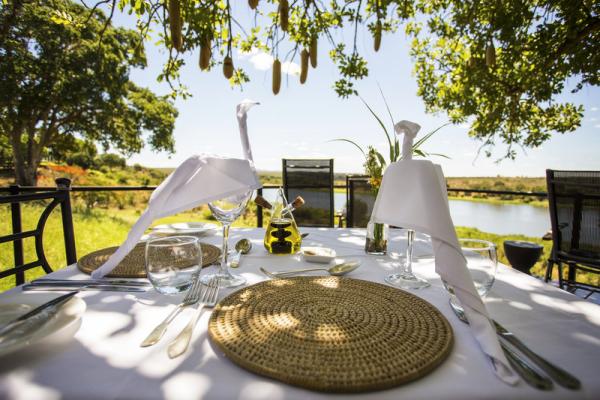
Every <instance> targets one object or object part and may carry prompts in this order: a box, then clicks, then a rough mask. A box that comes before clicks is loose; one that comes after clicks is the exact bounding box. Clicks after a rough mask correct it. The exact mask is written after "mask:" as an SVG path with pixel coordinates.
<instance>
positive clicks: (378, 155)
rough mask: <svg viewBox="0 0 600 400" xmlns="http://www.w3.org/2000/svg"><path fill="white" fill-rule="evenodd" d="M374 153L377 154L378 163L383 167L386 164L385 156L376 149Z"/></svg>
mask: <svg viewBox="0 0 600 400" xmlns="http://www.w3.org/2000/svg"><path fill="white" fill-rule="evenodd" d="M375 155H377V159H379V164H381V167H382V168H385V165H386V162H385V158H383V156H382V155H381V153H380V152H378V151H376V152H375Z"/></svg>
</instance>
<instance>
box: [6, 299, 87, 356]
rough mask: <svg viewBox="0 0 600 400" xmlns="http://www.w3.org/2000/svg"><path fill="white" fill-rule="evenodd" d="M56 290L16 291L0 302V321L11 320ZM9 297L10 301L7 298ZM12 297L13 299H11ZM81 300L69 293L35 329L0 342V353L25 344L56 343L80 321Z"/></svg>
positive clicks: (71, 332) (68, 333)
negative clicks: (44, 291)
mask: <svg viewBox="0 0 600 400" xmlns="http://www.w3.org/2000/svg"><path fill="white" fill-rule="evenodd" d="M53 297H56V294H54V295H51V294H41V293H40V294H39V295H38V294H36V295H35V296H34V295H32V294H27V295H16V296H14V298H11V299H6V301H3V302H2V303H0V325H2V324H4V323H7V322H9V321H12V320H13V319H15V318H17V317H19V315H23V314H24V313H26V312H27V311H29V310H32V309H33V308H35V307H37V306H39V305H41V304H43V303H45V302H47V301H49V300H51V299H52V298H53ZM9 301H10V302H9ZM12 301H14V302H12ZM85 309H86V305H85V301H83V300H82V299H80V298H79V297H72V298H71V299H70V300H69V301H67V302H66V303H65V304H63V306H62V307H61V308H60V309H59V310H58V312H57V313H56V315H54V317H53V318H52V319H50V320H49V321H48V322H46V323H45V324H44V325H42V326H41V327H40V328H39V329H37V330H35V331H34V332H31V333H29V334H27V335H24V336H23V337H21V338H20V339H19V340H11V341H9V342H5V343H1V344H0V357H3V356H6V355H7V354H10V353H14V352H16V351H18V350H21V349H23V348H25V347H33V346H34V345H38V344H42V343H44V344H47V343H57V342H61V341H64V340H66V339H70V338H71V337H72V336H73V335H74V334H75V332H77V329H78V328H79V325H80V322H81V316H82V315H83V313H84V312H85Z"/></svg>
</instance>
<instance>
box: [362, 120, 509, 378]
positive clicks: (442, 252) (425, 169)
mask: <svg viewBox="0 0 600 400" xmlns="http://www.w3.org/2000/svg"><path fill="white" fill-rule="evenodd" d="M415 125H416V124H415ZM417 126H418V125H417ZM403 129H405V128H403V127H401V128H400V129H398V127H397V129H396V130H397V131H399V130H400V131H401V132H403ZM417 130H418V128H417ZM407 136H408V135H407ZM413 138H414V136H413ZM407 146H410V147H407ZM403 147H406V148H408V149H411V148H412V138H410V140H409V141H408V142H407V141H404V143H403ZM403 154H405V152H404V148H403ZM411 158H412V152H411V153H406V154H405V156H404V157H403V159H402V160H401V161H398V162H395V163H392V164H390V165H389V166H388V168H387V169H386V171H385V173H384V175H383V180H382V182H381V188H380V189H379V193H378V195H377V199H376V201H375V205H374V206H373V213H372V215H371V220H373V221H374V222H377V223H386V224H390V225H395V226H402V227H404V228H410V229H414V230H415V231H419V232H423V233H426V234H428V235H430V236H431V239H432V242H433V251H434V255H435V271H436V272H437V273H438V274H439V275H440V276H441V277H442V279H444V280H445V281H446V282H447V283H448V284H450V285H452V286H453V287H454V290H455V293H456V297H458V299H459V300H460V303H461V305H462V306H463V308H464V310H465V314H466V315H467V318H468V319H469V322H470V329H471V332H472V333H473V335H474V336H475V338H476V339H477V341H478V342H479V345H480V347H481V349H482V350H483V352H484V353H485V354H487V355H488V356H489V357H490V358H491V360H492V362H491V364H492V367H493V368H494V372H495V373H496V375H497V376H498V377H499V378H500V379H501V380H502V381H504V382H506V383H507V384H510V385H514V384H516V383H517V382H518V381H519V378H518V376H517V375H516V374H515V373H514V371H513V370H512V368H511V367H510V365H509V364H508V361H507V360H506V357H505V356H504V353H503V351H502V349H501V348H500V344H499V343H498V338H497V337H496V331H495V329H494V327H493V325H492V323H491V321H490V318H489V315H488V312H487V310H486V307H485V304H484V303H483V301H482V300H481V297H480V296H479V294H478V293H477V290H476V289H475V285H474V283H473V280H472V279H471V276H470V274H469V271H468V270H467V266H466V260H465V258H464V256H463V254H462V252H461V249H460V245H459V243H458V238H457V237H456V232H455V230H454V224H453V223H452V219H451V217H450V209H449V207H448V194H447V192H446V181H445V179H444V174H443V172H442V169H441V167H440V166H439V165H435V164H433V163H432V162H430V161H427V160H412V159H411Z"/></svg>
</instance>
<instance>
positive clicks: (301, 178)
mask: <svg viewBox="0 0 600 400" xmlns="http://www.w3.org/2000/svg"><path fill="white" fill-rule="evenodd" d="M282 171H283V188H284V192H285V196H286V198H287V199H288V201H292V200H293V199H294V198H295V197H296V196H302V197H303V198H304V200H305V201H306V204H304V206H302V208H299V209H298V210H296V211H295V212H294V218H295V219H296V223H297V224H298V225H300V226H325V227H333V223H334V215H335V214H334V203H333V159H325V160H290V159H283V160H282Z"/></svg>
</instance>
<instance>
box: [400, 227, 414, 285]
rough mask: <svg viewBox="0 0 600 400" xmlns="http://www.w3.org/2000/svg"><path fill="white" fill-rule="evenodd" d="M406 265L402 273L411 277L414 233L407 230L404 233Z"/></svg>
mask: <svg viewBox="0 0 600 400" xmlns="http://www.w3.org/2000/svg"><path fill="white" fill-rule="evenodd" d="M406 239H407V245H406V263H405V264H404V271H403V272H404V273H405V274H407V275H412V273H413V272H412V253H413V242H414V240H415V231H413V230H412V229H409V230H408V231H407V232H406Z"/></svg>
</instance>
